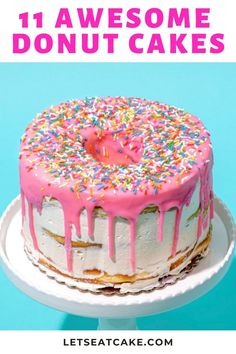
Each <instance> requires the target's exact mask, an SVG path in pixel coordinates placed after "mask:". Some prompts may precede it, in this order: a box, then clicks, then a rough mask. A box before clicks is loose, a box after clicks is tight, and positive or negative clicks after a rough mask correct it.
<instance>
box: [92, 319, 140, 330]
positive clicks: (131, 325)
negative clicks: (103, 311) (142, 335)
mask: <svg viewBox="0 0 236 354" xmlns="http://www.w3.org/2000/svg"><path fill="white" fill-rule="evenodd" d="M97 329H98V330H113V331H114V330H117V331H119V330H121V329H122V330H135V329H138V327H137V323H136V319H135V318H105V317H100V318H99V320H98V328H97Z"/></svg>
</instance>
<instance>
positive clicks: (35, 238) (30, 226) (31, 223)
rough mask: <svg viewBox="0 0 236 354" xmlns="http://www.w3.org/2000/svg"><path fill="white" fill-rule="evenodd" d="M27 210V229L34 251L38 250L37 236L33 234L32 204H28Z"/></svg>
mask: <svg viewBox="0 0 236 354" xmlns="http://www.w3.org/2000/svg"><path fill="white" fill-rule="evenodd" d="M28 209H29V228H30V234H31V237H32V241H33V245H34V249H35V250H39V247H38V241H37V236H36V234H35V229H34V217H33V204H32V203H30V202H28Z"/></svg>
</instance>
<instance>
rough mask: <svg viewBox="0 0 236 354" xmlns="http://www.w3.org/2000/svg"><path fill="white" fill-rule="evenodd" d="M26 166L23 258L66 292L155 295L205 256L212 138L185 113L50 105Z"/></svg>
mask: <svg viewBox="0 0 236 354" xmlns="http://www.w3.org/2000/svg"><path fill="white" fill-rule="evenodd" d="M19 164H20V166H19V167H20V188H21V200H22V235H23V238H24V245H25V251H26V253H27V255H28V257H29V259H30V260H31V261H32V262H33V263H34V264H36V265H38V266H39V267H41V268H42V267H43V268H44V269H46V270H48V271H49V272H51V273H50V274H55V277H56V275H60V276H62V277H63V279H64V280H65V284H67V283H68V284H74V286H76V287H77V288H78V289H81V290H85V291H90V292H94V293H102V294H135V293H139V292H142V291H151V290H153V289H158V288H161V287H162V286H163V284H166V282H167V283H168V281H169V282H170V283H171V279H172V280H173V279H178V278H179V277H181V275H183V274H184V273H187V272H188V271H190V269H191V268H192V266H193V265H194V263H196V260H198V261H200V259H201V258H202V257H204V256H205V255H206V253H207V251H208V248H209V244H210V241H211V234H212V225H211V220H212V218H213V215H214V206H213V191H212V164H213V156H212V148H211V142H210V136H209V133H208V132H207V130H206V129H205V127H204V125H203V123H202V122H201V121H200V120H199V119H198V118H197V117H195V116H193V115H192V114H190V113H187V112H185V111H184V110H182V109H179V108H176V107H174V106H171V105H168V104H164V103H159V102H155V101H150V100H146V99H140V98H134V97H130V98H125V97H95V98H86V99H78V100H77V99H75V100H71V101H67V102H65V103H61V104H59V105H56V106H52V107H50V108H48V109H46V110H44V111H43V112H42V113H40V114H38V115H37V116H36V117H35V118H34V119H33V121H32V122H31V123H30V124H29V126H28V127H27V129H26V131H25V133H24V135H23V137H22V139H21V147H20V163H19ZM46 272H47V271H46Z"/></svg>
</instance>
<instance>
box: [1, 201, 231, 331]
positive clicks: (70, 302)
mask: <svg viewBox="0 0 236 354" xmlns="http://www.w3.org/2000/svg"><path fill="white" fill-rule="evenodd" d="M215 211H216V213H215V218H214V220H213V241H212V244H211V248H210V252H209V254H208V255H207V257H206V258H204V259H203V260H201V262H200V263H199V264H198V265H197V266H196V268H195V269H193V270H192V272H191V273H190V274H188V276H187V277H186V278H185V279H183V280H179V281H178V282H177V283H176V284H174V285H171V286H167V287H166V288H163V289H160V290H156V291H153V292H150V293H141V294H138V295H126V296H117V295H114V296H104V295H94V294H91V293H83V292H80V291H79V290H77V289H70V288H69V287H67V286H66V285H63V284H60V283H58V282H57V281H55V280H53V279H50V278H49V277H47V276H46V275H45V274H44V273H42V272H40V271H39V269H38V268H37V267H35V266H34V265H32V263H31V262H30V261H29V260H28V258H27V256H26V254H25V252H24V247H23V238H22V237H21V234H20V229H21V214H20V199H19V197H17V198H16V199H15V200H14V201H13V202H12V203H11V204H10V205H9V206H8V208H7V209H6V211H5V213H4V214H3V216H2V218H1V223H0V258H1V260H2V265H3V268H4V270H5V272H6V274H7V276H8V277H9V278H10V280H11V281H12V282H13V283H14V284H15V285H16V286H17V287H18V288H19V289H21V290H22V291H23V292H25V293H26V294H27V295H29V296H30V297H32V298H33V299H35V300H37V301H39V302H40V303H42V304H44V305H47V306H50V307H53V308H56V309H58V310H61V311H64V312H67V313H71V314H74V315H81V316H87V317H99V326H98V329H136V328H137V327H136V320H135V317H138V316H143V315H149V314H155V313H156V314H157V313H160V312H163V311H167V310H170V309H173V308H176V307H179V306H182V305H184V304H186V303H188V302H191V301H193V300H195V299H196V298H198V297H199V296H201V295H203V294H205V293H206V292H208V291H209V290H210V289H212V288H213V287H214V286H215V285H216V284H217V283H218V282H219V281H220V280H221V279H222V278H223V276H224V275H225V273H226V272H227V270H228V268H229V266H230V263H231V260H232V258H233V253H234V252H233V251H234V247H235V226H234V222H233V219H232V216H231V214H230V212H229V210H228V209H227V207H226V206H225V205H224V204H223V203H222V202H221V201H220V200H219V199H218V198H215Z"/></svg>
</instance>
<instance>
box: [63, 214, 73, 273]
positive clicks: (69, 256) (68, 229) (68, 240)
mask: <svg viewBox="0 0 236 354" xmlns="http://www.w3.org/2000/svg"><path fill="white" fill-rule="evenodd" d="M64 223H65V226H64V228H65V250H66V259H67V270H68V272H72V269H73V267H72V262H73V260H72V248H71V225H70V223H68V222H67V218H66V215H64Z"/></svg>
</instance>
